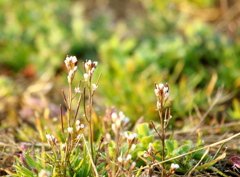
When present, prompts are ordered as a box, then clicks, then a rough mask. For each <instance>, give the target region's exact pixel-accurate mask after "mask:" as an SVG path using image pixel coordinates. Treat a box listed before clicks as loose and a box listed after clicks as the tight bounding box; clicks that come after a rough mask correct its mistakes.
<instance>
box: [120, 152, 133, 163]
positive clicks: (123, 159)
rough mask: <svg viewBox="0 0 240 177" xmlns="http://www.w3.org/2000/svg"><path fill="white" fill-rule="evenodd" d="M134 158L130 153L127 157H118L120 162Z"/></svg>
mask: <svg viewBox="0 0 240 177" xmlns="http://www.w3.org/2000/svg"><path fill="white" fill-rule="evenodd" d="M131 159H132V155H131V154H128V155H127V157H126V158H123V157H122V156H119V157H118V162H120V163H123V164H126V163H127V162H128V161H129V160H131Z"/></svg>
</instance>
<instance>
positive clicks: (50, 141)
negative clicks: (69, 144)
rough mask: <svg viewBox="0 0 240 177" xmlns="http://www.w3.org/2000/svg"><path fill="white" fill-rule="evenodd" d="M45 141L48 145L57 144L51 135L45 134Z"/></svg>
mask: <svg viewBox="0 0 240 177" xmlns="http://www.w3.org/2000/svg"><path fill="white" fill-rule="evenodd" d="M46 138H47V141H48V143H49V144H50V145H53V144H56V143H57V138H55V137H54V136H53V135H50V134H46Z"/></svg>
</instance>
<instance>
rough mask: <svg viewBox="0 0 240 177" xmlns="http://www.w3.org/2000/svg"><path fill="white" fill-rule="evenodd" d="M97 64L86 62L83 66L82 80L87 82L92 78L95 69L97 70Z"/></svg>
mask: <svg viewBox="0 0 240 177" xmlns="http://www.w3.org/2000/svg"><path fill="white" fill-rule="evenodd" d="M97 65H98V62H96V61H95V62H92V61H91V60H87V61H86V62H85V64H84V69H85V73H84V80H85V81H89V79H90V78H91V77H92V75H93V73H94V71H95V69H96V68H97Z"/></svg>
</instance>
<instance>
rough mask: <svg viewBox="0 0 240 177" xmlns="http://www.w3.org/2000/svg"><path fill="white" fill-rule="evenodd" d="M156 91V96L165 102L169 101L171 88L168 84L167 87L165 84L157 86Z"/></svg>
mask: <svg viewBox="0 0 240 177" xmlns="http://www.w3.org/2000/svg"><path fill="white" fill-rule="evenodd" d="M154 91H155V95H156V96H157V97H159V96H160V97H161V98H163V99H164V100H167V99H168V97H169V86H168V84H167V83H166V84H165V85H164V84H159V85H157V84H156V85H155V90H154Z"/></svg>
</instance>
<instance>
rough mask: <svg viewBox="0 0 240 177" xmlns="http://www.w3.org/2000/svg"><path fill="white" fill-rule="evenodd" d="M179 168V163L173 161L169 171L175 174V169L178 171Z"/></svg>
mask: <svg viewBox="0 0 240 177" xmlns="http://www.w3.org/2000/svg"><path fill="white" fill-rule="evenodd" d="M178 168H179V165H178V164H175V163H172V164H171V167H170V170H169V172H170V173H171V174H174V173H175V171H176V170H177V169H178Z"/></svg>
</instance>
